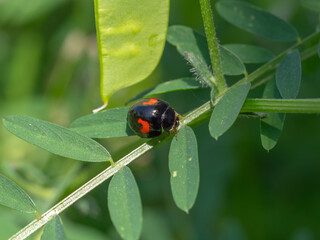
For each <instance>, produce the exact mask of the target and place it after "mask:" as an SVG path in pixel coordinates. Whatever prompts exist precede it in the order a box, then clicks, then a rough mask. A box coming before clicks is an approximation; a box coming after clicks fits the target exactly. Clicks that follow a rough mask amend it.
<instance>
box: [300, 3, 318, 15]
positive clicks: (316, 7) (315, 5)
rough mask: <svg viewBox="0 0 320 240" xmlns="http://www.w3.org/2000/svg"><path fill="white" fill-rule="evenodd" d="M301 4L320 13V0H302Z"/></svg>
mask: <svg viewBox="0 0 320 240" xmlns="http://www.w3.org/2000/svg"><path fill="white" fill-rule="evenodd" d="M300 4H301V5H302V6H303V7H305V8H306V9H308V10H311V11H314V12H317V13H320V1H319V0H301V1H300Z"/></svg>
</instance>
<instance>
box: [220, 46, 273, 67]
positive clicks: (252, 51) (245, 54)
mask: <svg viewBox="0 0 320 240" xmlns="http://www.w3.org/2000/svg"><path fill="white" fill-rule="evenodd" d="M223 46H224V47H225V48H226V49H228V50H229V51H230V52H232V53H234V54H235V55H236V56H238V57H239V58H240V59H241V61H242V62H244V63H264V62H268V61H270V60H271V59H272V58H274V55H273V53H272V52H270V51H269V50H267V49H265V48H262V47H257V46H254V45H248V44H225V45H223Z"/></svg>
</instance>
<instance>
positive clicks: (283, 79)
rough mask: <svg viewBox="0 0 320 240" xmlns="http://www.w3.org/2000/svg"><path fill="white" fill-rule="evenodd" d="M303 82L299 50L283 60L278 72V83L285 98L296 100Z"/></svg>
mask: <svg viewBox="0 0 320 240" xmlns="http://www.w3.org/2000/svg"><path fill="white" fill-rule="evenodd" d="M300 82H301V58H300V54H299V51H298V50H294V51H293V52H291V53H289V54H288V55H287V56H286V57H285V58H284V59H282V60H281V62H280V64H279V67H278V68H277V71H276V83H277V87H278V89H279V92H280V94H281V96H282V97H283V98H296V97H297V95H298V93H299V89H300Z"/></svg>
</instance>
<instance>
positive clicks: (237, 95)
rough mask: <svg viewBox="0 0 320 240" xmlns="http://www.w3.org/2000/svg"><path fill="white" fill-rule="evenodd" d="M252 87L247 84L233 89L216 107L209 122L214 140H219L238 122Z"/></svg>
mask: <svg viewBox="0 0 320 240" xmlns="http://www.w3.org/2000/svg"><path fill="white" fill-rule="evenodd" d="M250 86H251V84H250V83H246V84H241V85H238V86H236V87H233V88H231V89H230V90H229V91H228V92H226V94H225V95H224V96H223V97H222V98H221V99H220V101H219V102H218V103H217V105H216V106H215V107H214V109H213V112H212V115H211V118H210V122H209V131H210V134H211V136H212V137H213V138H215V139H218V137H220V136H221V135H222V134H223V133H225V132H226V131H227V130H228V129H229V128H230V127H231V126H232V124H233V123H234V122H235V121H236V119H237V117H238V115H239V112H240V110H241V107H242V105H243V103H244V101H245V100H246V97H247V95H248V92H249V90H250Z"/></svg>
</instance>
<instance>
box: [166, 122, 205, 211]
mask: <svg viewBox="0 0 320 240" xmlns="http://www.w3.org/2000/svg"><path fill="white" fill-rule="evenodd" d="M169 170H170V174H171V177H170V184H171V190H172V195H173V199H174V201H175V203H176V205H177V206H178V207H179V208H180V209H181V210H183V211H185V212H188V211H189V209H191V207H192V206H193V204H194V203H195V201H196V197H197V194H198V188H199V162H198V146H197V139H196V136H195V134H194V132H193V130H192V129H191V128H190V127H188V126H185V127H183V128H181V129H180V130H179V133H178V135H177V136H175V137H174V138H173V140H172V142H171V145H170V151H169Z"/></svg>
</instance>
